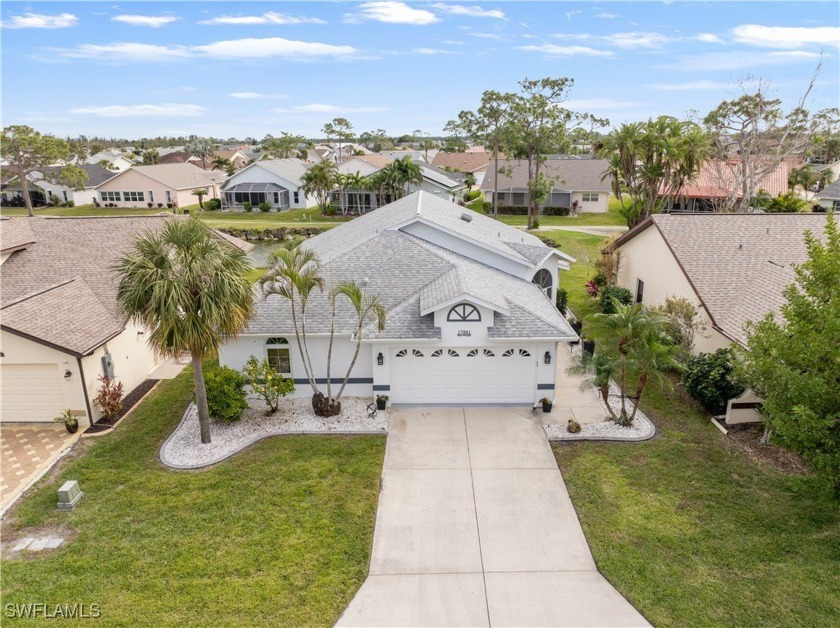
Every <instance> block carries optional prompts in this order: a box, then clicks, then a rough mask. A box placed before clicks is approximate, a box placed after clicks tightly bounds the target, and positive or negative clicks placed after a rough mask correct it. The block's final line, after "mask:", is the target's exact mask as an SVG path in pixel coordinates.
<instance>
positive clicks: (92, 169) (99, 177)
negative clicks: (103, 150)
mask: <svg viewBox="0 0 840 628" xmlns="http://www.w3.org/2000/svg"><path fill="white" fill-rule="evenodd" d="M78 167H79V168H81V169H82V170H84V171H85V172H86V173H87V176H88V178H87V181H85V187H86V188H95V187H96V186H97V185H100V184H102V183H105V182H106V181H107V180H108V179H113V178H114V177H115V176H117V175H118V174H119V173H118V172H115V171H113V170H108V169H107V168H103V167H102V166H100V165H99V164H80V165H79V166H78ZM61 169H62V166H50V167H49V168H44V170H46V171H48V172H56V171H60V170H61Z"/></svg>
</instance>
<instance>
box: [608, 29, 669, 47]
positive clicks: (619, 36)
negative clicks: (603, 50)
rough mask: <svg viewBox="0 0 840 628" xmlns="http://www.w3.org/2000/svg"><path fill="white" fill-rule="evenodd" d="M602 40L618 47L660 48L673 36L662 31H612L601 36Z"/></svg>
mask: <svg viewBox="0 0 840 628" xmlns="http://www.w3.org/2000/svg"><path fill="white" fill-rule="evenodd" d="M600 39H602V40H603V41H605V42H607V43H609V44H612V45H613V46H617V47H618V48H626V49H630V48H661V47H662V45H663V44H666V43H668V42H670V41H673V37H669V36H668V35H663V34H662V33H640V32H636V33H613V34H612V35H604V36H603V37H601V38H600Z"/></svg>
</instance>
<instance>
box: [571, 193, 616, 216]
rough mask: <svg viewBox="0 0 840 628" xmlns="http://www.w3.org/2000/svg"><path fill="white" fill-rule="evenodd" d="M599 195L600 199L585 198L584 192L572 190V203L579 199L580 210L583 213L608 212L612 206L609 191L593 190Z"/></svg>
mask: <svg viewBox="0 0 840 628" xmlns="http://www.w3.org/2000/svg"><path fill="white" fill-rule="evenodd" d="M592 194H597V195H598V201H597V202H594V201H586V202H584V200H583V192H572V203H574V202H575V201H577V204H578V212H579V213H581V214H606V213H607V209H609V206H610V195H609V192H592Z"/></svg>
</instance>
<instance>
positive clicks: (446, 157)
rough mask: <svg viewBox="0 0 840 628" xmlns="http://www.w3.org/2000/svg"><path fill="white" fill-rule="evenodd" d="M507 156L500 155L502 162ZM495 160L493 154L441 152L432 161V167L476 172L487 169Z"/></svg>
mask: <svg viewBox="0 0 840 628" xmlns="http://www.w3.org/2000/svg"><path fill="white" fill-rule="evenodd" d="M504 158H505V156H504V155H503V154H499V161H500V162H501V161H502V160H503V159H504ZM492 159H493V154H492V153H487V152H483V151H482V152H474V153H444V152H440V153H438V154H437V155H435V158H434V159H432V165H433V166H437V167H438V168H452V169H454V170H457V171H458V172H476V171H480V170H483V169H485V168H487V166H488V165H489V164H490V161H491V160H492Z"/></svg>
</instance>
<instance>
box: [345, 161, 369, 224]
mask: <svg viewBox="0 0 840 628" xmlns="http://www.w3.org/2000/svg"><path fill="white" fill-rule="evenodd" d="M369 185H370V184H369V183H368V179H367V177H363V176H362V175H361V173H359V172H358V171H357V172H354V173H350V174H347V175H345V177H344V189H345V190H346V191H347V192H348V194H349V192H350V190H353V191H354V192H355V193H356V207H355V209H356V210H357V211H358V213H359V214H363V213H364V209H365V206H364V200H363V197H364V194H365V192H367V191H368V189H369Z"/></svg>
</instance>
